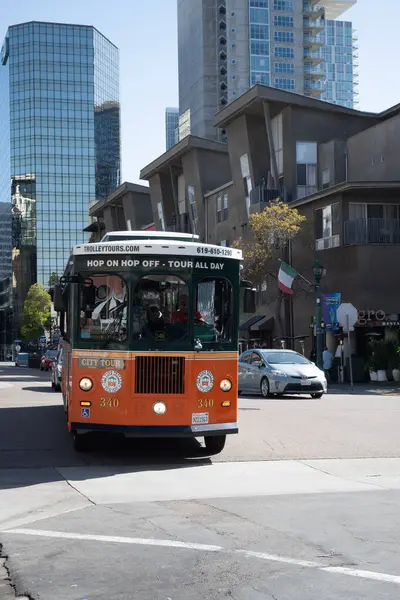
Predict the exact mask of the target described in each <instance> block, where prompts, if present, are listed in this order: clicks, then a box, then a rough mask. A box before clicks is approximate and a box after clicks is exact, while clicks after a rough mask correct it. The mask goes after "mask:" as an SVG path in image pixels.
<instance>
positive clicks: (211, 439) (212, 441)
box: [204, 435, 226, 454]
mask: <svg viewBox="0 0 400 600" xmlns="http://www.w3.org/2000/svg"><path fill="white" fill-rule="evenodd" d="M225 442H226V435H210V436H207V437H205V438H204V443H205V445H206V448H207V450H208V452H209V453H210V454H219V453H220V452H222V450H223V449H224V447H225Z"/></svg>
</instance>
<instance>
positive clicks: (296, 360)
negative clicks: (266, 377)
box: [263, 352, 311, 365]
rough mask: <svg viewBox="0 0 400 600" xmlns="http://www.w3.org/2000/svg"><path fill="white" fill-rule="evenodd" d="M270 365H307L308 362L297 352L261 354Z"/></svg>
mask: <svg viewBox="0 0 400 600" xmlns="http://www.w3.org/2000/svg"><path fill="white" fill-rule="evenodd" d="M263 356H264V358H265V359H266V361H267V362H268V363H269V364H270V365H309V364H311V363H310V361H309V360H307V359H306V358H304V356H302V355H301V354H298V353H297V352H263Z"/></svg>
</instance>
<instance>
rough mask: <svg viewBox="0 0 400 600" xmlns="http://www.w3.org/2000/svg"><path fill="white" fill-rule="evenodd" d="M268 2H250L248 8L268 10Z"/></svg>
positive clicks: (252, 0)
mask: <svg viewBox="0 0 400 600" xmlns="http://www.w3.org/2000/svg"><path fill="white" fill-rule="evenodd" d="M268 3H269V0H250V8H268Z"/></svg>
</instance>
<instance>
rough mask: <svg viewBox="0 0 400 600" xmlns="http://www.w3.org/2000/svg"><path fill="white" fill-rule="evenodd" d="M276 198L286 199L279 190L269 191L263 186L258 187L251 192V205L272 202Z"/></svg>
mask: <svg viewBox="0 0 400 600" xmlns="http://www.w3.org/2000/svg"><path fill="white" fill-rule="evenodd" d="M276 198H281V199H282V200H283V199H284V198H283V196H282V194H281V193H280V192H279V190H269V189H267V188H266V187H265V186H263V185H256V186H255V187H254V188H253V189H252V190H251V192H250V204H260V203H261V202H271V201H272V200H276Z"/></svg>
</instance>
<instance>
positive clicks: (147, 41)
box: [0, 0, 400, 183]
mask: <svg viewBox="0 0 400 600" xmlns="http://www.w3.org/2000/svg"><path fill="white" fill-rule="evenodd" d="M199 1H200V0H199ZM1 4H2V6H1V12H0V26H1V27H0V35H4V34H5V32H6V29H7V26H8V25H12V24H15V23H22V22H25V21H31V20H38V21H56V22H63V23H80V24H83V25H94V26H95V27H97V29H99V30H100V31H101V32H102V33H103V34H104V35H105V36H106V37H108V38H109V39H110V40H111V41H112V42H113V43H114V44H116V45H117V46H118V47H119V49H120V58H121V107H122V178H123V180H127V181H133V182H138V181H139V171H140V169H141V168H142V167H144V166H145V165H147V164H148V163H149V162H151V161H152V160H153V159H154V158H156V157H157V156H159V155H160V154H161V153H162V152H164V150H165V131H164V110H165V107H166V106H176V105H177V102H178V65H177V32H176V4H177V0H151V2H149V1H147V2H146V1H144V0H108V1H107V2H106V1H105V0H65V1H59V0H14V1H12V2H9V1H5V0H3V1H2V2H1ZM342 18H343V19H344V18H345V19H347V20H351V21H353V23H354V26H355V28H356V29H357V35H358V38H359V39H358V45H359V51H358V52H359V74H360V77H359V86H358V90H359V96H358V99H359V108H360V110H368V111H380V110H383V109H385V108H387V107H389V106H391V105H393V104H397V103H398V102H400V82H399V76H398V73H399V68H398V66H397V67H394V66H393V65H394V63H395V62H396V64H397V61H398V60H399V57H400V34H399V26H398V24H399V23H400V0H378V1H377V0H358V2H357V5H356V6H355V7H353V8H352V9H350V10H349V11H348V12H347V13H345V14H344V15H343V17H342ZM142 183H143V182H142Z"/></svg>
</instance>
